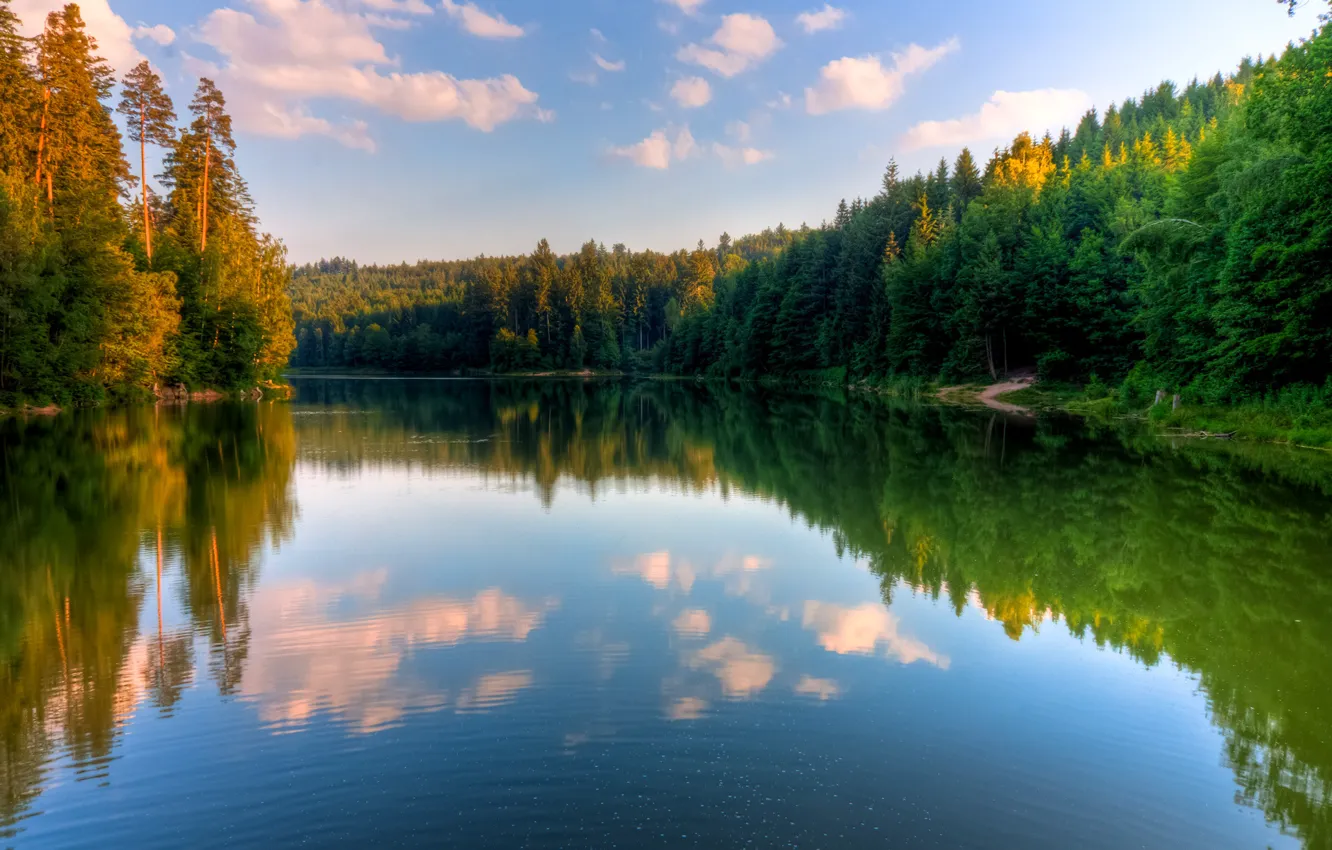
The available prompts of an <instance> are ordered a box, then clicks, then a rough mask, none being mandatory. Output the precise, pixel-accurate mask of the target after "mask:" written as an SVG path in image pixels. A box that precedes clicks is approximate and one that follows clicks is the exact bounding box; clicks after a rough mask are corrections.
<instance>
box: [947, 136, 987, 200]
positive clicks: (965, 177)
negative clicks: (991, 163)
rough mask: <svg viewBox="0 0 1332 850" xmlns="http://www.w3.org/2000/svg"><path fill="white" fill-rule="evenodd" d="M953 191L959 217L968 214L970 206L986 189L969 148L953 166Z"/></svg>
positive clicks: (965, 149) (963, 150)
mask: <svg viewBox="0 0 1332 850" xmlns="http://www.w3.org/2000/svg"><path fill="white" fill-rule="evenodd" d="M952 189H953V203H954V205H955V208H956V209H957V211H958V215H959V216H960V215H962V214H963V213H965V212H966V209H967V205H968V204H970V203H971V202H972V201H974V200H976V199H977V198H979V197H980V195H981V191H982V190H983V189H984V186H983V185H982V184H981V179H980V171H979V170H977V168H976V160H974V159H973V158H972V156H971V150H970V149H969V148H963V149H962V152H961V153H960V154H958V155H957V162H955V163H954V164H953V177H952Z"/></svg>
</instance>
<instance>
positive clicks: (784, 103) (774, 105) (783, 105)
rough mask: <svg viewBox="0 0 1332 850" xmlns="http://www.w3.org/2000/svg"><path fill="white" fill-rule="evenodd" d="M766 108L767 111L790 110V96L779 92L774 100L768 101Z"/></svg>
mask: <svg viewBox="0 0 1332 850" xmlns="http://www.w3.org/2000/svg"><path fill="white" fill-rule="evenodd" d="M767 107H768V108H769V109H790V108H791V96H790V95H789V94H787V93H786V92H784V91H779V92H777V96H776V97H775V98H773V99H772V100H770V101H768V103H767Z"/></svg>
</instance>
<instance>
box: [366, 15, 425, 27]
mask: <svg viewBox="0 0 1332 850" xmlns="http://www.w3.org/2000/svg"><path fill="white" fill-rule="evenodd" d="M365 22H366V23H367V24H369V25H370V26H372V27H378V28H379V29H384V30H399V31H402V30H409V29H411V28H412V27H414V26H415V25H416V24H415V22H414V21H411V20H408V19H407V18H394V17H391V16H389V15H376V14H374V13H373V12H372V13H370V14H368V15H366V16H365Z"/></svg>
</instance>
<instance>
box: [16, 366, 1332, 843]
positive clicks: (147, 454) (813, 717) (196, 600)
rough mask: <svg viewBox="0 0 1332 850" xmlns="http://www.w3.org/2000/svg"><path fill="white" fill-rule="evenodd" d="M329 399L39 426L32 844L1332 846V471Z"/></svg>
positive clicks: (700, 412) (763, 415)
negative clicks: (1331, 674) (1331, 679)
mask: <svg viewBox="0 0 1332 850" xmlns="http://www.w3.org/2000/svg"><path fill="white" fill-rule="evenodd" d="M295 386H296V396H295V398H294V400H293V401H291V402H289V403H287V402H263V403H244V404H241V403H223V404H216V405H194V406H189V407H183V408H181V407H160V408H156V409H154V408H135V409H126V410H97V411H89V412H80V413H75V414H66V415H62V416H59V417H55V418H49V419H30V420H17V419H11V420H8V421H0V449H2V450H3V454H4V460H3V470H0V473H2V474H3V478H0V514H2V516H0V530H2V531H3V537H2V539H3V549H2V551H0V576H2V577H3V589H2V591H0V652H2V653H3V662H4V663H3V667H2V668H0V712H3V738H2V740H0V748H2V749H3V762H2V764H3V771H4V791H5V796H4V798H3V808H2V809H0V836H2V837H3V843H5V844H7V845H10V846H16V847H42V848H52V847H76V846H88V845H90V844H96V845H97V846H117V847H130V846H132V847H136V848H147V847H163V848H166V847H184V846H188V847H195V848H202V847H234V846H245V845H249V846H289V845H295V844H298V843H302V842H304V843H306V844H309V845H312V846H348V847H364V846H369V845H372V844H393V845H398V846H430V847H439V846H450V847H469V848H470V847H598V848H600V847H607V848H609V847H635V848H637V847H808V848H815V847H825V848H858V847H884V846H898V847H968V848H970V847H1023V848H1069V847H1078V848H1124V847H1150V848H1158V847H1159V848H1181V847H1197V848H1220V847H1236V848H1245V847H1252V848H1265V847H1273V848H1277V847H1302V846H1303V847H1327V846H1329V844H1330V843H1332V796H1330V795H1329V789H1330V788H1332V786H1330V784H1329V783H1332V684H1330V683H1329V675H1330V673H1332V555H1330V552H1329V542H1330V541H1332V458H1328V457H1326V456H1324V455H1321V454H1319V453H1314V452H1303V453H1302V452H1299V451H1296V450H1285V449H1281V448H1277V447H1268V448H1266V449H1263V448H1259V447H1247V448H1246V447H1244V446H1238V445H1228V444H1202V443H1189V442H1187V441H1183V442H1178V443H1176V442H1172V441H1169V440H1164V439H1161V438H1159V437H1155V436H1152V435H1150V434H1147V433H1144V432H1142V431H1139V430H1135V429H1134V428H1132V427H1129V426H1126V427H1124V428H1122V429H1121V428H1117V427H1110V426H1103V427H1102V428H1101V429H1100V430H1099V431H1097V430H1095V429H1090V428H1087V427H1085V426H1083V425H1081V424H1079V423H1076V422H1071V421H1065V420H1060V419H1049V420H1046V419H1042V420H1040V421H1031V420H1024V419H1022V418H1003V417H1000V416H998V415H991V414H988V413H974V412H968V411H964V410H958V409H953V408H942V407H930V406H912V405H906V404H899V403H896V402H892V401H888V400H884V399H879V398H870V397H860V396H851V397H847V396H844V395H842V394H840V393H835V392H828V393H823V394H797V393H777V392H769V391H762V390H757V389H754V390H736V389H723V388H721V387H712V386H701V385H695V384H692V383H682V382H640V383H621V382H617V381H600V382H599V381H588V382H583V381H574V380H569V381H564V380H549V381H544V382H500V381H497V382H483V381H443V380H441V381H429V380H420V381H411V380H370V379H366V380H343V379H314V378H303V379H298V380H296V381H295Z"/></svg>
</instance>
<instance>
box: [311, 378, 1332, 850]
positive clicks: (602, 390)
mask: <svg viewBox="0 0 1332 850" xmlns="http://www.w3.org/2000/svg"><path fill="white" fill-rule="evenodd" d="M312 393H318V394H320V395H319V396H318V397H319V398H320V400H322V401H326V402H328V403H329V404H331V405H333V410H334V411H335V412H334V413H333V414H332V415H331V416H311V417H303V418H301V419H300V420H299V422H298V429H299V434H300V450H301V453H302V458H303V459H306V460H309V461H311V462H314V463H318V464H323V465H324V466H325V468H326V469H328V470H330V471H333V472H335V473H338V472H347V473H352V472H354V471H355V470H357V469H360V468H362V467H364V466H388V465H395V464H411V465H414V466H417V467H422V468H425V469H428V470H437V471H441V472H444V471H448V470H455V469H463V470H466V471H468V472H469V473H472V474H476V473H481V474H485V475H491V476H496V477H499V478H500V479H502V480H503V481H506V482H507V481H510V480H511V481H514V482H526V483H530V484H531V485H533V486H534V487H535V489H536V490H537V492H538V493H539V494H540V496H541V498H542V499H543V500H544V501H547V502H549V500H550V499H552V498H554V495H555V492H556V488H557V484H558V483H559V481H560V480H561V479H563V480H564V481H566V482H570V483H576V484H577V485H578V487H579V489H584V490H588V491H591V492H593V493H595V492H598V491H599V489H601V488H605V487H606V486H610V485H615V484H618V483H620V482H623V481H626V480H630V479H633V480H638V481H643V480H649V479H653V480H656V481H658V482H666V483H674V484H675V485H676V486H680V487H682V488H685V489H689V490H693V489H697V488H702V487H709V486H716V487H718V488H720V489H721V490H722V492H723V493H725V492H727V491H728V490H729V489H738V490H741V491H744V492H746V493H751V494H757V495H760V496H763V497H767V498H772V499H774V500H777V501H778V502H780V503H782V504H784V505H785V506H787V507H788V509H789V510H791V511H792V513H793V514H798V515H800V516H802V517H803V518H804V519H805V520H806V521H809V522H811V523H813V524H815V525H817V526H818V527H821V528H823V529H825V530H827V531H828V532H829V533H830V534H831V536H832V538H833V541H834V544H835V545H836V546H837V547H838V550H839V551H842V552H849V553H851V554H854V555H856V556H858V557H864V558H866V559H867V560H868V561H869V563H870V564H871V566H872V568H873V569H874V571H875V572H876V573H877V574H878V575H880V576H881V577H882V579H883V587H884V598H885V601H886V602H891V597H892V594H893V592H894V591H895V590H898V592H900V589H901V588H906V589H908V590H909V591H911V592H921V593H928V594H930V595H931V596H934V597H936V598H939V597H947V599H948V600H949V602H950V603H951V604H952V605H953V606H954V607H955V608H956V610H958V611H959V612H961V611H962V610H963V609H964V608H965V607H966V606H968V605H969V604H978V605H980V606H981V607H983V608H984V610H985V612H986V614H987V615H988V616H990V617H993V618H994V619H995V620H997V621H998V622H999V624H1000V625H1001V626H1002V628H1003V629H1004V631H1005V632H1006V633H1007V634H1008V635H1009V636H1010V637H1012V638H1013V639H1015V640H1016V639H1020V638H1021V637H1022V636H1023V635H1024V634H1025V633H1026V632H1027V631H1028V630H1029V629H1036V628H1038V627H1040V625H1041V624H1042V623H1043V622H1047V621H1049V620H1057V621H1060V622H1062V623H1063V624H1064V627H1066V628H1068V629H1069V630H1070V631H1072V632H1073V633H1074V634H1076V635H1079V636H1084V637H1088V638H1090V639H1092V640H1094V641H1095V642H1096V643H1098V644H1099V645H1102V646H1110V647H1115V648H1119V649H1122V650H1124V651H1126V652H1129V653H1131V654H1132V655H1133V656H1134V657H1136V658H1138V659H1140V660H1141V661H1142V662H1143V663H1145V664H1157V663H1160V662H1161V661H1162V660H1163V659H1164V658H1166V657H1167V656H1168V657H1169V658H1170V659H1171V661H1172V663H1175V664H1178V665H1181V666H1182V667H1184V668H1186V669H1188V670H1191V671H1195V672H1196V673H1197V674H1198V675H1199V677H1200V679H1201V682H1202V686H1203V688H1204V689H1205V691H1206V693H1207V695H1208V698H1209V704H1210V708H1211V713H1212V717H1213V719H1214V721H1215V722H1216V723H1217V724H1218V726H1219V727H1220V728H1221V730H1222V731H1223V733H1224V735H1225V736H1226V740H1227V745H1226V752H1225V754H1224V756H1225V758H1226V759H1227V760H1228V761H1229V763H1230V764H1231V765H1232V767H1233V768H1234V770H1235V773H1236V777H1237V780H1238V782H1239V785H1240V797H1241V798H1242V799H1245V800H1247V801H1248V802H1250V803H1251V804H1253V805H1255V806H1257V807H1259V808H1261V809H1262V810H1263V811H1265V812H1266V814H1267V815H1268V817H1270V818H1272V819H1273V820H1274V821H1276V822H1278V823H1280V824H1282V825H1284V826H1286V827H1288V828H1291V829H1293V830H1295V831H1297V832H1298V833H1299V834H1301V835H1302V836H1303V837H1304V838H1305V839H1306V841H1308V842H1309V843H1310V844H1311V845H1318V844H1319V843H1320V842H1325V841H1330V840H1332V824H1330V823H1329V818H1330V817H1332V805H1329V802H1328V793H1329V789H1332V738H1329V737H1328V736H1327V735H1326V732H1325V727H1326V724H1327V722H1328V719H1329V718H1332V691H1329V689H1328V688H1327V687H1326V686H1325V684H1324V683H1323V681H1322V676H1321V671H1323V670H1327V669H1332V624H1330V623H1329V618H1328V616H1327V611H1328V610H1332V575H1329V574H1328V573H1327V571H1326V563H1327V560H1326V546H1327V540H1328V539H1329V538H1330V537H1332V468H1329V465H1328V464H1326V463H1322V464H1320V463H1318V462H1317V461H1318V460H1319V458H1317V457H1311V456H1309V455H1291V454H1290V453H1288V452H1284V451H1281V450H1278V449H1271V448H1266V449H1257V448H1253V447H1247V448H1246V447H1241V446H1224V447H1223V446H1215V445H1208V446H1188V447H1181V448H1178V449H1177V448H1174V447H1171V446H1169V445H1167V444H1165V443H1163V442H1161V441H1159V440H1157V439H1156V438H1154V437H1141V436H1133V435H1120V434H1102V435H1095V434H1088V433H1086V432H1084V431H1082V430H1080V429H1077V428H1074V427H1071V426H1068V425H1063V424H1061V423H1058V422H1053V423H1051V422H1047V423H1042V424H1040V425H1039V426H1036V427H1030V426H1027V427H1020V426H1018V425H1015V424H1011V423H1010V424H1007V425H1005V423H1004V422H1003V421H1002V420H991V419H989V418H986V417H975V416H971V415H967V414H963V413H959V412H956V411H951V410H947V409H928V408H927V409H920V408H915V409H910V408H899V407H894V406H892V405H889V404H885V403H882V402H878V401H869V400H865V399H851V400H848V399H845V398H842V397H840V396H838V395H826V396H817V395H808V396H793V395H789V394H770V393H764V392H760V391H752V392H731V391H725V390H721V389H716V388H711V387H702V388H700V387H697V386H694V385H691V384H686V383H681V382H674V383H662V384H639V385H634V386H626V385H620V384H594V383H583V382H557V381H552V382H546V383H542V384H506V383H482V382H458V383H448V384H438V383H435V384H430V383H423V384H400V383H392V382H362V383H338V382H312V383H311V385H310V386H309V388H308V389H307V388H304V387H303V388H302V394H303V398H305V399H307V400H308V399H309V398H310V397H311V394H312Z"/></svg>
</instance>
